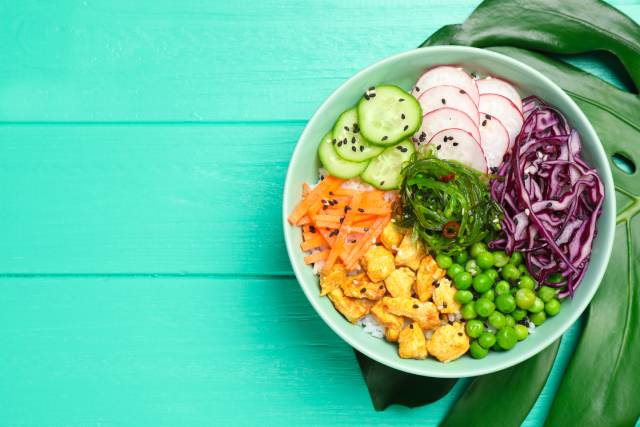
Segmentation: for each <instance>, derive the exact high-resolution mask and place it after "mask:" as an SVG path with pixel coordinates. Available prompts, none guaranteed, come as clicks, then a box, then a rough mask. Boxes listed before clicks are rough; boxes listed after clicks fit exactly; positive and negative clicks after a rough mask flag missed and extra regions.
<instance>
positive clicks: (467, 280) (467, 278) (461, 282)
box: [453, 271, 473, 290]
mask: <svg viewBox="0 0 640 427" xmlns="http://www.w3.org/2000/svg"><path fill="white" fill-rule="evenodd" d="M472 281H473V277H471V274H469V273H467V272H466V271H463V272H462V273H458V274H456V275H455V277H454V278H453V284H454V285H455V287H456V288H458V289H462V290H465V289H469V287H471V283H472Z"/></svg>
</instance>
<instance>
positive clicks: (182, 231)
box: [0, 125, 302, 275]
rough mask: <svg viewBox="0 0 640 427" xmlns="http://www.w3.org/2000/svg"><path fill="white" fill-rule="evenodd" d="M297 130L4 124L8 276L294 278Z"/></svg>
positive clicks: (2, 249)
mask: <svg viewBox="0 0 640 427" xmlns="http://www.w3.org/2000/svg"><path fill="white" fill-rule="evenodd" d="M301 131H302V127H301V126H300V125H264V126H183V125H155V126H146V125H140V126H98V125H89V126H66V125H56V126H7V125H5V126H1V125H0V141H2V143H1V144H0V183H1V185H2V189H3V190H2V202H1V203H0V236H2V238H1V239H0V254H1V255H2V256H0V274H2V273H38V274H41V273H118V274H121V273H134V274H137V273H176V274H177V273H185V274H188V273H221V274H232V273H242V274H248V275H251V274H288V273H290V271H291V270H290V266H289V262H288V259H287V255H286V251H285V249H284V242H283V237H282V226H281V206H282V189H283V186H284V177H285V173H286V168H287V165H288V160H289V157H290V153H291V150H292V148H293V145H294V144H295V140H296V139H297V138H298V135H299V134H300V132H301Z"/></svg>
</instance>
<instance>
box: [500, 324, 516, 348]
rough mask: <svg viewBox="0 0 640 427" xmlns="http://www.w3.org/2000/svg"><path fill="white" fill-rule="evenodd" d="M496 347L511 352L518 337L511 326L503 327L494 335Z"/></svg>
mask: <svg viewBox="0 0 640 427" xmlns="http://www.w3.org/2000/svg"><path fill="white" fill-rule="evenodd" d="M496 341H497V342H498V345H499V346H500V347H502V348H503V349H505V350H511V349H512V348H513V346H515V345H516V343H517V342H518V335H517V334H516V330H515V328H514V327H513V326H505V327H504V328H502V329H500V330H499V331H498V332H497V333H496Z"/></svg>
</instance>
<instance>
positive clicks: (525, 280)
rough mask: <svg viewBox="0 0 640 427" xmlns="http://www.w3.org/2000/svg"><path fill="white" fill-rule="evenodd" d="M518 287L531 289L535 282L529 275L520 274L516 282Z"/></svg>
mask: <svg viewBox="0 0 640 427" xmlns="http://www.w3.org/2000/svg"><path fill="white" fill-rule="evenodd" d="M518 287H519V288H523V289H531V290H533V288H535V287H536V282H535V280H533V278H532V277H531V276H528V275H527V276H522V277H521V278H520V281H519V282H518Z"/></svg>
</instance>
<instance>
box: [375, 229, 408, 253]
mask: <svg viewBox="0 0 640 427" xmlns="http://www.w3.org/2000/svg"><path fill="white" fill-rule="evenodd" d="M404 233H405V230H403V229H402V228H400V227H398V226H397V225H395V224H394V223H392V222H388V223H387V225H386V226H385V227H384V228H383V229H382V233H381V234H380V241H381V242H382V244H383V245H384V247H385V248H387V249H389V250H390V251H397V250H398V247H399V246H400V242H402V238H403V237H404Z"/></svg>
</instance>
